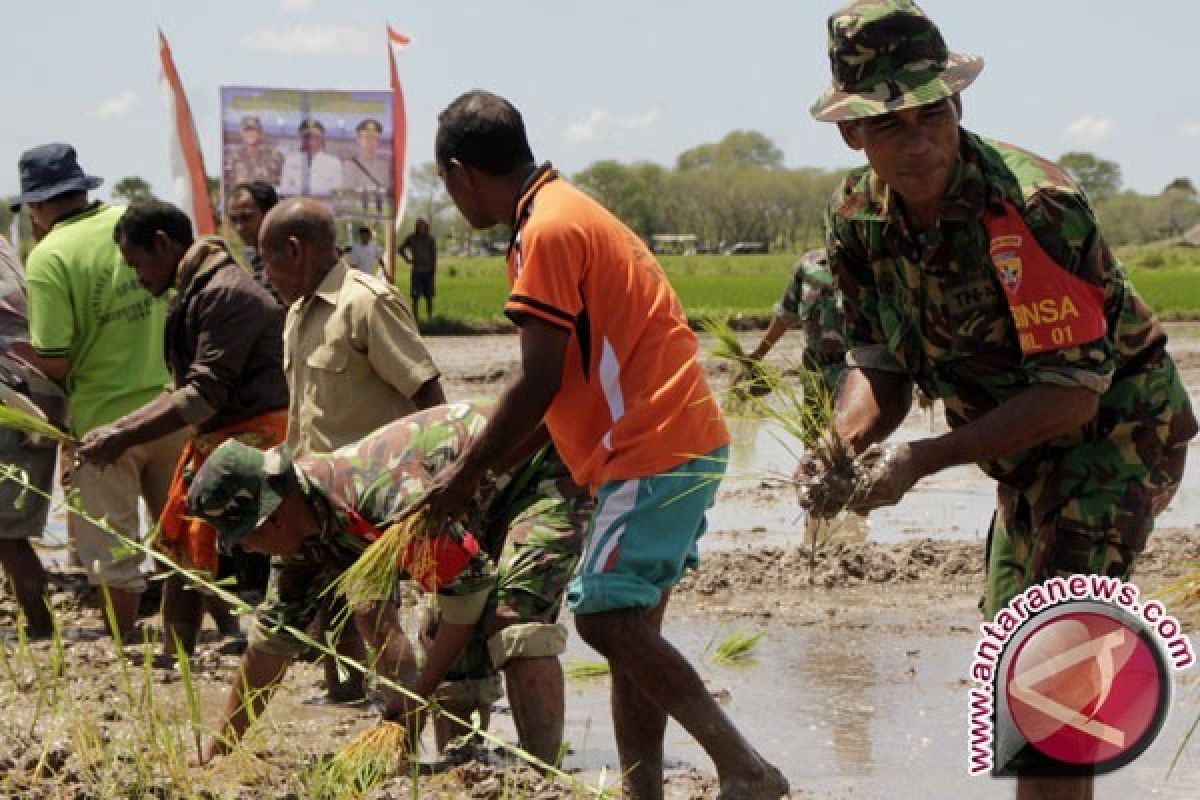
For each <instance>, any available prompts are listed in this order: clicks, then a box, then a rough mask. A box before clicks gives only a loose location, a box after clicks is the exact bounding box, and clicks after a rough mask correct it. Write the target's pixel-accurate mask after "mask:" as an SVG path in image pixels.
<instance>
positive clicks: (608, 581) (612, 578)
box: [567, 447, 729, 614]
mask: <svg viewBox="0 0 1200 800" xmlns="http://www.w3.org/2000/svg"><path fill="white" fill-rule="evenodd" d="M728 460H729V448H728V447H720V448H718V449H716V450H714V451H713V452H711V453H709V454H708V455H706V456H700V457H699V458H694V459H692V460H691V461H688V462H687V463H685V464H681V465H679V466H678V467H675V468H674V469H672V470H670V471H668V472H663V473H660V474H658V475H651V476H650V477H647V478H634V479H631V480H627V481H612V482H610V483H606V484H604V485H603V486H601V487H600V491H599V492H598V493H597V495H596V510H595V513H593V515H592V519H591V522H590V524H589V525H588V530H587V535H586V537H585V539H584V551H583V559H582V560H581V561H580V564H579V573H578V574H577V575H576V576H575V578H574V579H573V580H572V581H571V585H570V587H569V588H568V589H567V604H568V606H569V607H570V609H571V611H572V612H573V613H575V614H596V613H599V612H601V611H615V610H617V609H622V608H641V609H651V608H654V607H655V606H657V605H658V604H659V603H660V602H661V601H662V595H663V592H664V591H666V590H668V589H670V588H671V587H673V586H674V585H675V584H676V583H678V582H679V579H680V578H682V577H683V573H684V571H685V570H687V569H694V568H695V567H696V565H697V564H699V563H700V556H699V552H698V551H697V548H696V543H697V542H698V541H699V540H700V537H701V536H703V535H704V531H705V530H706V528H707V523H706V521H705V516H704V515H705V513H706V512H707V511H708V509H710V508H711V507H712V504H713V500H714V499H715V498H716V496H717V487H718V486H720V485H721V478H722V476H723V475H724V474H725V466H726V463H727V462H728Z"/></svg>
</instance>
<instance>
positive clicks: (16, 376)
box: [0, 236, 66, 639]
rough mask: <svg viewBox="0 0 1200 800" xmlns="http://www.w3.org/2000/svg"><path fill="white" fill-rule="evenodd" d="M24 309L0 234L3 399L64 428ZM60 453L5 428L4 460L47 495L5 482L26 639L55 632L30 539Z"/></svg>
mask: <svg viewBox="0 0 1200 800" xmlns="http://www.w3.org/2000/svg"><path fill="white" fill-rule="evenodd" d="M25 308H26V307H25V275H24V273H22V271H21V264H20V262H19V261H18V260H17V253H16V251H15V250H14V249H13V248H12V245H10V244H9V243H8V240H7V239H5V238H4V237H3V236H0V400H2V401H3V403H4V405H6V406H14V407H17V408H21V407H22V406H24V405H25V404H26V403H28V402H32V403H33V404H34V406H36V407H37V409H38V410H40V411H41V412H42V413H43V414H44V415H45V416H46V418H47V419H49V420H50V421H51V422H54V423H55V424H57V425H61V424H62V423H63V422H64V417H65V412H66V398H65V397H64V396H63V394H62V392H61V391H59V390H58V388H57V387H56V386H55V385H54V384H52V383H51V382H50V381H49V380H47V379H46V377H45V376H44V375H42V374H41V372H39V371H38V370H37V369H35V368H34V367H32V366H30V364H29V361H30V360H31V359H32V358H33V357H34V356H33V350H32V349H30V347H29V318H28V315H27V313H26V310H25ZM55 452H56V447H55V443H54V442H53V441H50V442H43V441H32V440H31V439H30V437H27V436H26V435H25V434H22V433H19V432H17V431H12V430H7V429H5V430H0V462H3V463H5V464H8V465H11V466H14V467H19V468H20V469H23V470H25V472H26V473H27V474H28V475H29V482H30V484H31V485H32V486H34V487H36V488H37V489H38V490H40V491H41V492H43V493H44V495H43V494H35V493H34V492H28V493H26V495H25V498H24V501H23V502H18V498H19V497H20V496H21V493H22V491H23V487H22V485H21V484H20V483H17V482H16V481H3V482H2V483H0V566H3V567H4V572H5V574H7V576H8V579H9V580H10V581H12V585H13V589H14V590H15V593H16V596H17V604H18V605H19V606H20V608H21V613H22V614H24V616H25V633H26V635H27V636H29V637H31V638H39V639H40V638H44V637H47V636H49V635H50V634H51V633H53V631H54V620H53V618H52V617H51V615H50V609H49V608H48V607H47V605H46V570H45V569H44V568H43V567H42V562H41V561H40V560H39V559H38V557H37V553H35V552H34V550H33V546H32V545H31V544H30V543H29V540H30V539H31V538H33V537H34V536H40V535H41V533H42V531H43V529H44V528H45V527H46V516H47V512H48V511H49V508H50V500H49V497H48V496H45V495H49V494H50V490H51V489H52V488H53V487H54V454H55Z"/></svg>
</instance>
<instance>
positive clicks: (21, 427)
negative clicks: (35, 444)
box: [0, 405, 75, 444]
mask: <svg viewBox="0 0 1200 800" xmlns="http://www.w3.org/2000/svg"><path fill="white" fill-rule="evenodd" d="M0 428H8V429H9V430H14V431H20V432H21V433H30V434H33V435H35V436H43V437H45V438H47V439H50V440H52V441H55V442H62V443H66V444H73V443H74V442H75V440H74V439H72V438H71V437H70V436H68V435H67V434H66V433H63V432H62V431H61V430H59V429H58V428H56V427H55V426H54V425H52V424H51V423H49V422H47V421H46V420H45V418H43V417H37V416H34V415H33V414H30V413H28V412H25V411H22V410H21V409H19V408H16V407H14V406H6V405H0Z"/></svg>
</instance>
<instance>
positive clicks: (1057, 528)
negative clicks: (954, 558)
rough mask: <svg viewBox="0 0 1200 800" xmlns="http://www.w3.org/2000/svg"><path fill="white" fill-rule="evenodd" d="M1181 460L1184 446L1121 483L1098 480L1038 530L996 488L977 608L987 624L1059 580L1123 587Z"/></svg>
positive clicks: (1024, 510)
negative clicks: (1020, 598) (1116, 582)
mask: <svg viewBox="0 0 1200 800" xmlns="http://www.w3.org/2000/svg"><path fill="white" fill-rule="evenodd" d="M1186 459H1187V442H1186V441H1184V442H1180V443H1177V444H1173V445H1170V446H1168V447H1166V448H1164V450H1163V452H1162V454H1161V457H1160V458H1158V459H1156V460H1155V462H1154V464H1153V465H1152V466H1145V465H1142V464H1140V463H1138V464H1136V465H1133V464H1126V465H1125V466H1126V468H1127V469H1126V473H1125V474H1124V475H1122V478H1123V480H1121V481H1106V480H1104V479H1103V478H1100V479H1099V480H1098V481H1097V483H1096V485H1095V490H1094V491H1093V492H1085V493H1083V494H1081V495H1079V496H1076V497H1072V498H1070V499H1069V500H1067V502H1066V503H1065V504H1063V505H1061V506H1059V507H1058V508H1056V509H1055V510H1053V511H1052V512H1051V513H1048V514H1044V515H1043V516H1042V518H1041V519H1040V520H1039V521H1037V522H1036V523H1035V521H1034V513H1033V510H1032V509H1033V506H1032V505H1031V503H1030V502H1029V499H1028V498H1027V497H1026V496H1025V495H1024V494H1023V493H1021V492H1019V491H1017V490H1015V489H1013V488H1011V487H1007V486H1004V485H1000V487H999V489H998V492H997V508H996V513H995V514H994V515H993V516H992V525H991V530H990V531H989V532H988V545H987V556H986V558H987V590H986V594H985V595H984V597H983V600H982V601H981V604H980V605H981V607H982V610H983V613H984V616H985V618H986V619H992V618H994V617H995V615H996V614H997V613H998V612H999V611H1000V610H1001V609H1002V608H1004V607H1005V606H1006V605H1008V603H1009V601H1011V600H1012V599H1013V598H1014V597H1016V596H1017V595H1018V594H1020V593H1021V592H1023V591H1024V590H1025V589H1027V588H1029V587H1030V586H1033V585H1035V584H1038V583H1042V582H1043V581H1046V580H1048V579H1050V578H1053V577H1056V576H1069V575H1075V574H1091V575H1107V576H1110V577H1114V578H1121V579H1123V580H1124V579H1128V577H1129V574H1130V571H1131V569H1132V568H1133V564H1134V560H1135V559H1136V557H1137V555H1138V554H1139V553H1140V552H1141V550H1142V548H1143V547H1144V545H1145V542H1146V539H1147V537H1148V536H1149V535H1150V531H1151V529H1152V528H1153V527H1154V518H1155V517H1157V516H1158V515H1159V514H1161V513H1162V512H1163V510H1164V509H1165V508H1166V507H1167V504H1168V503H1170V502H1171V498H1173V497H1174V496H1175V492H1176V490H1177V489H1178V488H1179V484H1180V482H1181V481H1182V480H1183V470H1184V464H1185V462H1186ZM1097 473H1098V474H1103V473H1104V471H1103V470H1097Z"/></svg>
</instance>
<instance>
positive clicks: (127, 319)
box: [17, 144, 186, 637]
mask: <svg viewBox="0 0 1200 800" xmlns="http://www.w3.org/2000/svg"><path fill="white" fill-rule="evenodd" d="M18 169H19V172H20V179H21V195H20V197H19V198H17V204H18V205H27V206H28V207H29V214H30V218H31V219H32V221H33V228H34V235H35V237H37V239H38V243H37V245H36V246H35V247H34V248H33V250H32V251H31V252H30V254H29V259H28V263H27V265H26V280H27V283H28V301H29V338H30V344H31V345H32V347H33V351H34V353H35V354H36V357H37V362H38V363H37V364H36V366H38V367H39V368H40V369H41V370H42V371H43V372H44V373H45V374H46V375H48V376H49V377H50V378H51V379H53V380H55V381H57V382H59V383H61V384H62V385H63V387H64V388H65V389H66V392H67V398H68V406H69V409H70V416H71V434H72V435H73V436H74V437H75V438H80V437H82V436H83V435H84V434H86V433H87V432H88V431H90V430H92V429H93V428H96V427H99V426H101V425H106V424H108V423H110V422H112V421H114V420H116V419H118V418H120V417H122V416H124V415H125V414H128V413H129V412H130V411H133V410H134V409H136V408H139V407H141V406H143V405H145V404H146V403H148V402H149V401H151V400H153V399H154V398H155V397H156V396H158V394H159V393H160V392H162V390H163V387H164V386H166V385H167V383H168V382H169V380H170V376H169V374H168V372H167V367H166V363H165V362H164V360H163V325H164V321H165V319H166V306H165V304H164V303H163V302H162V301H160V300H156V299H155V298H154V297H152V296H151V295H150V294H149V293H148V292H147V291H146V290H145V289H143V288H142V287H141V284H139V283H138V279H137V275H135V274H134V272H133V270H132V269H130V267H129V266H128V265H127V264H126V263H125V261H124V259H122V257H121V253H120V251H119V250H118V249H117V245H116V242H115V241H114V240H113V228H114V226H115V225H116V223H117V220H118V219H120V217H121V214H122V213H124V209H123V208H116V207H112V206H108V205H106V204H104V203H101V202H99V201H94V202H90V203H89V202H88V197H87V192H88V190H90V189H95V188H96V187H97V186H99V185H100V183H101V179H100V178H96V177H93V176H90V175H86V174H85V173H84V171H83V169H82V168H80V166H79V163H78V161H77V159H76V155H75V149H74V148H73V147H71V146H70V145H67V144H47V145H41V146H40V147H35V148H33V149H31V150H28V151H26V152H25V153H23V154H22V155H21V159H20V162H19V167H18ZM185 434H186V432H183V431H181V432H179V433H177V434H174V435H171V436H166V437H163V438H162V439H159V440H157V441H154V442H148V443H146V444H144V445H140V446H138V447H135V448H130V450H129V451H128V452H126V453H125V454H124V455H123V456H122V457H121V458H120V459H118V460H117V462H116V463H115V464H113V465H112V466H111V467H110V468H107V469H103V470H102V469H100V468H98V467H95V466H89V465H83V466H80V467H77V468H75V469H74V470H73V471H72V474H71V484H72V486H74V487H76V488H78V489H79V492H80V496H81V498H82V501H83V508H84V510H85V512H86V513H87V514H88V515H89V516H91V517H95V518H100V517H106V518H107V519H108V522H109V524H110V525H112V526H113V527H114V528H115V529H116V530H118V531H121V532H122V533H123V534H124V535H126V536H129V537H136V536H137V535H138V508H137V502H138V497H139V496H140V497H142V498H143V499H144V500H145V501H146V505H147V507H148V509H149V511H150V516H151V518H154V519H157V518H158V515H159V513H160V511H161V510H162V505H163V503H164V502H165V498H166V495H167V490H168V485H169V483H170V478H171V474H172V470H173V467H174V464H175V462H176V461H177V460H178V458H179V452H180V450H181V448H182V446H183V440H184V436H185ZM74 533H75V547H76V549H77V551H78V555H79V559H80V562H81V563H82V564H83V566H84V568H85V569H86V571H87V574H88V580H89V582H90V583H92V584H93V585H97V586H104V587H106V588H107V590H108V593H109V596H110V598H111V602H112V606H113V611H114V614H115V622H116V630H115V631H113V634H114V636H116V637H120V636H121V635H123V634H124V633H126V632H128V631H129V630H130V629H131V628H132V627H133V624H134V622H135V621H136V618H137V607H138V598H139V596H140V595H141V592H142V590H143V589H144V588H145V578H144V576H143V575H142V573H141V569H140V565H141V561H142V558H141V556H139V555H130V554H127V553H121V552H119V551H117V550H116V548H118V547H119V542H118V540H116V539H115V538H114V537H113V536H112V535H110V534H109V533H107V532H105V531H103V530H101V529H100V528H98V527H96V526H94V525H91V524H88V523H84V522H82V521H81V524H79V525H77V526H76V527H75V529H74Z"/></svg>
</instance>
